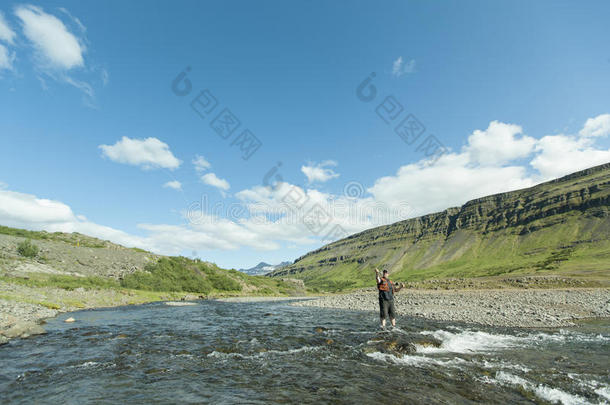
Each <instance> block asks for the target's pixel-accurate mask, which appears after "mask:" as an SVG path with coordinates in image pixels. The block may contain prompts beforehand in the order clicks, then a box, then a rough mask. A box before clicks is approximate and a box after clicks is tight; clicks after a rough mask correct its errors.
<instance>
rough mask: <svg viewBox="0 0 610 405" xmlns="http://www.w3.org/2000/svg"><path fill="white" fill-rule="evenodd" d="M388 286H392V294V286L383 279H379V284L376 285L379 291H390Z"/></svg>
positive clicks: (388, 281)
mask: <svg viewBox="0 0 610 405" xmlns="http://www.w3.org/2000/svg"><path fill="white" fill-rule="evenodd" d="M390 286H392V292H394V284H392V282H391V281H390V280H388V279H387V278H385V277H381V282H379V284H377V288H378V289H379V291H390Z"/></svg>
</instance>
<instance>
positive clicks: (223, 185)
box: [201, 173, 231, 191]
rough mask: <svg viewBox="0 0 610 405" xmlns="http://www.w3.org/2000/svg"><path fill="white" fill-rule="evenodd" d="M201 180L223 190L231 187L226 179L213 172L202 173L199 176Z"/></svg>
mask: <svg viewBox="0 0 610 405" xmlns="http://www.w3.org/2000/svg"><path fill="white" fill-rule="evenodd" d="M201 181H203V182H204V183H205V184H207V185H209V186H212V187H216V188H219V189H221V190H223V191H227V190H228V189H229V188H230V187H231V186H230V185H229V182H228V181H226V180H224V179H220V178H218V177H217V176H216V174H214V173H208V174H204V175H203V176H201Z"/></svg>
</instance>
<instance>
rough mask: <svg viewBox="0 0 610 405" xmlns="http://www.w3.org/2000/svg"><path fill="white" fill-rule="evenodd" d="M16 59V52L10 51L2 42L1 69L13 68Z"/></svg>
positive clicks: (0, 49)
mask: <svg viewBox="0 0 610 405" xmlns="http://www.w3.org/2000/svg"><path fill="white" fill-rule="evenodd" d="M14 60H15V53H12V52H10V51H9V50H8V48H7V47H6V46H4V45H2V44H0V70H1V69H8V70H10V69H12V68H13V61H14Z"/></svg>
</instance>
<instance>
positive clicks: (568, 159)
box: [530, 135, 610, 180]
mask: <svg viewBox="0 0 610 405" xmlns="http://www.w3.org/2000/svg"><path fill="white" fill-rule="evenodd" d="M536 150H537V151H538V152H539V153H538V155H537V156H536V157H535V158H534V159H533V160H532V161H531V163H530V164H531V165H532V167H533V168H535V169H536V170H538V171H539V172H540V174H541V175H542V177H543V178H544V179H546V180H548V179H552V178H557V177H561V176H564V175H566V174H569V173H572V172H576V171H578V170H583V169H586V168H588V167H591V166H597V165H600V164H603V163H607V162H610V149H608V150H602V149H596V148H595V147H594V145H593V144H592V142H591V140H590V139H587V138H577V137H574V136H568V135H549V136H545V137H543V138H542V139H541V140H540V141H538V145H537V146H536Z"/></svg>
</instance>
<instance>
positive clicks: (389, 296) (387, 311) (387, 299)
mask: <svg viewBox="0 0 610 405" xmlns="http://www.w3.org/2000/svg"><path fill="white" fill-rule="evenodd" d="M375 279H376V280H377V289H378V290H379V318H380V319H381V328H382V329H385V320H386V319H387V318H388V317H389V318H390V322H391V323H392V326H393V327H394V326H396V308H395V307H394V294H395V293H397V292H398V291H400V290H402V289H403V287H404V284H402V285H401V284H399V285H397V286H395V285H394V283H392V282H391V281H390V279H389V277H388V271H387V270H384V271H383V275H381V276H380V275H379V269H378V268H377V267H375Z"/></svg>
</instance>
